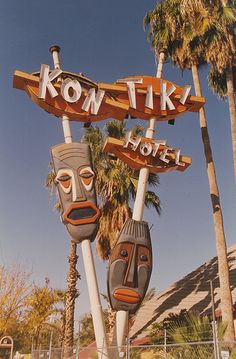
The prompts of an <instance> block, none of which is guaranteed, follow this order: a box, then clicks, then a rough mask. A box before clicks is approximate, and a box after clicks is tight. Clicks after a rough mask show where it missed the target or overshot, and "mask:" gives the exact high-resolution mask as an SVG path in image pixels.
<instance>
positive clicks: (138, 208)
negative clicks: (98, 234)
mask: <svg viewBox="0 0 236 359" xmlns="http://www.w3.org/2000/svg"><path fill="white" fill-rule="evenodd" d="M165 59H166V51H165V50H164V49H163V50H161V51H160V53H159V62H158V67H157V74H156V77H157V78H162V72H163V66H164V63H165ZM155 123H156V119H155V117H151V118H150V121H149V127H148V128H147V131H146V137H147V138H153V137H154V133H155ZM148 176H149V170H148V168H141V169H140V171H139V179H138V188H137V192H136V197H135V202H134V208H133V216H132V219H134V220H135V221H142V219H143V211H144V201H145V195H146V191H147V183H148ZM118 313H119V311H118V312H117V316H116V320H117V323H116V326H117V328H118V327H120V328H123V332H122V330H119V332H117V343H124V338H125V332H126V331H127V327H126V326H125V324H126V323H128V316H129V313H128V312H126V316H125V315H119V314H118ZM117 345H118V344H117ZM119 345H120V344H119ZM119 345H118V347H119Z"/></svg>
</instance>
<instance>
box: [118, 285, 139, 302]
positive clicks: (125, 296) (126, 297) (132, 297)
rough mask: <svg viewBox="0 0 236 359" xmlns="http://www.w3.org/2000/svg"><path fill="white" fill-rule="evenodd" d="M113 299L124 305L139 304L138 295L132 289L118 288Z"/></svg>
mask: <svg viewBox="0 0 236 359" xmlns="http://www.w3.org/2000/svg"><path fill="white" fill-rule="evenodd" d="M113 297H114V298H115V299H117V300H120V301H121V302H125V303H133V304H135V303H139V302H140V300H141V298H140V295H139V294H138V293H137V292H136V291H135V290H133V289H126V288H118V289H116V290H115V291H114V293H113Z"/></svg>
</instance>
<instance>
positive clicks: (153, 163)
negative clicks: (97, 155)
mask: <svg viewBox="0 0 236 359" xmlns="http://www.w3.org/2000/svg"><path fill="white" fill-rule="evenodd" d="M103 151H104V152H107V153H109V154H111V155H113V156H115V157H118V158H119V159H120V160H121V161H123V162H125V163H126V164H127V165H128V166H129V167H131V168H133V169H135V170H140V169H141V168H148V169H149V171H150V172H151V173H164V172H170V171H174V170H177V171H181V172H183V171H185V170H186V169H187V168H188V167H189V166H190V164H191V158H190V157H186V156H182V155H180V149H179V148H178V149H173V148H171V147H169V146H168V145H167V144H166V141H165V140H155V139H150V138H145V137H143V138H141V137H137V138H136V139H133V138H132V137H131V133H130V132H129V133H128V135H127V136H126V138H125V139H124V140H118V139H116V138H112V137H108V138H107V140H106V142H105V145H104V148H103Z"/></svg>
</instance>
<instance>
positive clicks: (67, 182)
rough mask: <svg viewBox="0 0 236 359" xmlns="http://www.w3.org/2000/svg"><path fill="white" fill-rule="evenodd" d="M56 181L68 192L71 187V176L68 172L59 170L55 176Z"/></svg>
mask: <svg viewBox="0 0 236 359" xmlns="http://www.w3.org/2000/svg"><path fill="white" fill-rule="evenodd" d="M56 181H57V183H59V184H60V186H61V188H62V189H63V191H64V192H65V193H70V191H71V187H72V177H71V175H70V174H69V173H67V172H65V171H63V170H59V171H58V173H57V176H56Z"/></svg>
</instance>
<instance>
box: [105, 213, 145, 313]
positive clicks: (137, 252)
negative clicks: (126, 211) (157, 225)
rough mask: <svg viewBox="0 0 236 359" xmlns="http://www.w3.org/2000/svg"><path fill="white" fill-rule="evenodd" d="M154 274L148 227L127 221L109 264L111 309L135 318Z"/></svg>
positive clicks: (130, 220) (131, 220)
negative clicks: (127, 312)
mask: <svg viewBox="0 0 236 359" xmlns="http://www.w3.org/2000/svg"><path fill="white" fill-rule="evenodd" d="M151 272H152V247H151V238H150V232H149V228H148V224H147V223H146V222H144V221H140V222H139V221H134V220H133V219H128V220H127V221H126V222H125V223H124V225H123V228H122V229H121V232H120V234H119V237H118V240H117V243H116V245H115V247H114V248H113V250H112V253H111V257H110V261H109V270H108V283H107V284H108V295H109V299H110V304H111V307H112V309H113V310H117V311H118V310H125V311H129V313H130V314H134V313H135V312H136V310H137V309H138V308H139V306H140V304H141V302H142V300H143V298H144V296H145V294H146V291H147V288H148V284H149V280H150V277H151Z"/></svg>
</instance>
